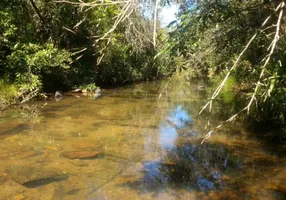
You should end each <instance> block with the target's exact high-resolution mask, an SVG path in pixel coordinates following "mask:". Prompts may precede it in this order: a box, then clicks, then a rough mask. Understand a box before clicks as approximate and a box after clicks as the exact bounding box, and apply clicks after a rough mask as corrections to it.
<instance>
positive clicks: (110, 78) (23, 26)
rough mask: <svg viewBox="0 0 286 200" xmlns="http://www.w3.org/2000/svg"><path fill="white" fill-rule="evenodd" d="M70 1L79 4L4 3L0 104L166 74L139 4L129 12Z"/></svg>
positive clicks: (0, 15) (0, 14)
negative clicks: (151, 40) (156, 57)
mask: <svg viewBox="0 0 286 200" xmlns="http://www.w3.org/2000/svg"><path fill="white" fill-rule="evenodd" d="M72 2H75V3H76V2H80V1H70V2H56V1H54V0H23V1H18V0H3V1H1V2H0V8H1V9H0V32H1V35H0V48H1V50H0V65H1V68H0V78H1V87H0V90H1V95H0V101H1V102H0V104H2V105H3V104H5V103H9V102H11V101H13V100H14V99H15V97H16V98H17V99H20V100H22V101H23V100H25V99H27V98H30V97H32V96H35V95H37V94H39V91H45V92H54V91H56V90H64V91H65V90H70V89H72V88H74V87H80V86H81V87H85V86H86V87H90V86H91V87H92V86H94V85H95V84H96V85H118V84H123V83H130V82H134V81H138V80H147V79H152V78H154V77H158V76H161V75H162V74H163V71H159V70H158V68H157V65H156V62H155V60H154V56H155V54H156V51H155V49H154V47H153V44H152V42H150V38H152V30H150V29H151V28H152V26H151V24H150V22H149V20H147V19H146V18H144V17H143V16H142V15H141V14H140V11H139V10H138V7H137V6H136V4H130V5H128V6H129V7H128V9H125V7H123V6H122V5H120V4H108V5H99V6H94V5H93V4H86V5H84V6H81V5H79V4H76V5H74V4H72ZM86 2H87V3H88V2H93V1H86ZM103 3H104V2H103ZM123 11H124V12H123ZM127 11H128V12H127ZM123 14H124V15H123ZM127 14H128V16H127ZM122 18H124V19H122ZM117 22H120V23H118V24H116V23H117ZM115 24H116V25H117V26H116V27H115ZM9 88H10V89H9ZM4 89H5V90H4Z"/></svg>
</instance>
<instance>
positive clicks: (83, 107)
mask: <svg viewBox="0 0 286 200" xmlns="http://www.w3.org/2000/svg"><path fill="white" fill-rule="evenodd" d="M202 84H204V83H203V82H200V81H195V82H193V83H185V82H182V81H179V80H174V81H172V82H171V83H170V85H169V86H168V87H167V89H166V90H164V91H163V93H162V95H161V98H160V99H158V96H159V94H160V93H161V92H162V88H163V86H164V83H162V82H152V83H144V84H137V85H134V86H129V87H122V88H118V89H108V90H104V96H103V97H102V98H100V99H97V100H94V99H92V98H90V97H88V96H86V97H85V96H73V95H69V96H67V95H66V96H64V98H63V99H61V100H60V101H55V100H54V99H50V100H48V101H45V102H37V103H34V104H30V105H29V106H27V107H26V108H25V109H21V110H19V109H16V110H15V109H11V110H6V111H5V112H2V113H1V115H0V139H1V143H0V187H1V190H0V199H102V200H103V199H106V200H113V199H120V200H121V199H130V200H131V199H132V200H133V199H164V200H165V199H286V186H285V181H286V159H285V150H286V146H285V145H280V146H278V145H276V146H273V145H269V144H268V143H267V142H266V141H267V140H265V137H262V135H261V137H257V134H253V133H251V132H249V131H248V130H247V129H246V128H245V126H244V125H243V124H242V123H239V122H235V123H232V124H229V125H226V126H224V127H223V128H221V129H220V130H218V131H217V132H215V133H214V134H213V136H212V137H211V138H210V139H209V140H207V141H206V142H205V143H204V144H202V145H201V144H200V142H201V141H202V138H203V136H204V135H205V134H206V132H207V131H206V130H205V129H204V128H205V126H206V123H207V120H209V122H210V124H213V125H218V124H219V123H220V122H222V118H221V114H220V111H222V112H223V113H228V110H227V109H228V107H225V106H220V105H219V104H218V105H215V106H216V107H215V108H214V110H215V112H217V115H215V116H217V117H211V118H210V117H209V116H208V114H205V115H204V116H202V117H200V118H197V113H198V111H199V110H200V108H201V107H202V105H203V104H204V103H205V102H206V99H207V97H208V95H207V92H206V91H202V87H198V86H200V85H202ZM63 152H69V153H70V154H73V155H75V154H78V153H80V154H81V155H83V154H84V155H85V157H84V158H77V159H71V158H69V157H66V156H65V153H63Z"/></svg>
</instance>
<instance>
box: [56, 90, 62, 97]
mask: <svg viewBox="0 0 286 200" xmlns="http://www.w3.org/2000/svg"><path fill="white" fill-rule="evenodd" d="M61 97H63V94H62V93H61V92H60V91H56V93H55V98H61Z"/></svg>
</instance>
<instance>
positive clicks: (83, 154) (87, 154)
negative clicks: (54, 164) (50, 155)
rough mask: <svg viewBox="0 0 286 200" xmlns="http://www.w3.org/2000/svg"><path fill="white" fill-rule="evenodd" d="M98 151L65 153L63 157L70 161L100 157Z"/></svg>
mask: <svg viewBox="0 0 286 200" xmlns="http://www.w3.org/2000/svg"><path fill="white" fill-rule="evenodd" d="M99 154H100V152H98V151H63V152H62V155H63V156H64V157H66V158H69V159H83V158H93V157H95V156H97V155H99Z"/></svg>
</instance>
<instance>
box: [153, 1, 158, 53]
mask: <svg viewBox="0 0 286 200" xmlns="http://www.w3.org/2000/svg"><path fill="white" fill-rule="evenodd" d="M154 3H155V5H154V25H153V46H154V49H155V48H156V38H157V16H158V0H155V2H154Z"/></svg>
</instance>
